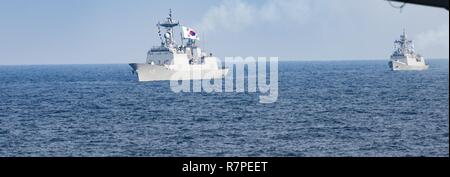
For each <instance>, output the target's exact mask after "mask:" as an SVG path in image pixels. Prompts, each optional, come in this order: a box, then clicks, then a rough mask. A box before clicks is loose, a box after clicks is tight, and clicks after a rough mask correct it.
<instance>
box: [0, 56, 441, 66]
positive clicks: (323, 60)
mask: <svg viewBox="0 0 450 177" xmlns="http://www.w3.org/2000/svg"><path fill="white" fill-rule="evenodd" d="M427 60H449V58H430V59H427ZM220 61H222V62H223V60H220ZM343 61H355V62H361V61H389V59H279V62H343ZM131 63H133V62H131ZM134 63H136V62H134ZM142 63H143V62H142ZM122 64H127V65H128V64H130V63H127V62H124V63H118V62H111V63H43V64H37V63H33V64H0V66H58V65H59V66H61V65H122Z"/></svg>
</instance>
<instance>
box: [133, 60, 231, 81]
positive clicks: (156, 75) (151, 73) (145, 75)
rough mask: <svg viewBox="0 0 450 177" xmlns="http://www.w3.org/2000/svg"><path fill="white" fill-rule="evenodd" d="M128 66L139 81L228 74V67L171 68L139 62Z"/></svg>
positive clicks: (215, 76) (199, 77) (206, 77)
mask: <svg viewBox="0 0 450 177" xmlns="http://www.w3.org/2000/svg"><path fill="white" fill-rule="evenodd" d="M130 66H131V68H132V69H133V72H134V73H135V74H136V75H137V76H138V80H139V82H151V81H179V80H202V79H220V78H223V77H225V76H226V75H227V74H228V69H215V70H211V69H198V68H192V69H185V70H171V69H168V68H167V67H165V66H159V65H151V64H140V63H131V64H130Z"/></svg>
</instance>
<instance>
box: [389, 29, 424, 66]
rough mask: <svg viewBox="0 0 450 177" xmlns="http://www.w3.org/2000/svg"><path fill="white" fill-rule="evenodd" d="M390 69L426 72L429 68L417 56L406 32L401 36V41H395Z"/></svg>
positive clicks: (419, 56) (420, 57)
mask: <svg viewBox="0 0 450 177" xmlns="http://www.w3.org/2000/svg"><path fill="white" fill-rule="evenodd" d="M389 67H390V68H391V69H392V70H393V71H399V70H426V69H428V68H429V66H428V65H427V64H426V63H425V59H424V58H423V57H422V56H421V55H419V54H416V52H415V50H414V44H413V42H412V40H409V39H408V36H407V34H406V32H405V31H404V32H403V34H402V35H401V36H400V40H396V41H395V49H394V54H392V56H391V61H390V62H389Z"/></svg>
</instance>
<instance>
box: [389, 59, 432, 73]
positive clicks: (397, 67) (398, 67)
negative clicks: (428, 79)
mask: <svg viewBox="0 0 450 177" xmlns="http://www.w3.org/2000/svg"><path fill="white" fill-rule="evenodd" d="M389 67H390V68H391V70H392V71H423V70H427V69H428V68H429V67H430V66H428V65H425V64H423V65H408V64H406V63H402V62H396V61H390V62H389Z"/></svg>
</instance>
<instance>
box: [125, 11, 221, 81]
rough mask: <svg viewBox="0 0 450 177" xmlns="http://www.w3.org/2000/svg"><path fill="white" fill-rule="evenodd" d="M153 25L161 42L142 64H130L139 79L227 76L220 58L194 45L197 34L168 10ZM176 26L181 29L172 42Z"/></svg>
mask: <svg viewBox="0 0 450 177" xmlns="http://www.w3.org/2000/svg"><path fill="white" fill-rule="evenodd" d="M180 27H181V28H180ZM157 28H158V34H159V38H160V40H161V45H159V46H156V47H153V48H152V49H150V51H148V53H147V60H146V63H130V66H131V68H132V69H133V73H135V74H136V75H137V76H138V79H139V81H140V82H149V81H173V80H203V79H219V78H223V77H225V76H226V75H227V73H228V69H224V68H222V67H220V66H221V65H220V63H219V62H220V60H219V59H218V58H217V57H214V56H213V54H212V53H209V54H207V53H205V52H203V51H202V49H201V48H200V47H199V46H198V45H197V42H198V41H199V40H200V38H199V37H198V33H197V32H196V31H195V30H194V29H192V28H189V27H185V26H182V25H180V22H179V21H176V20H174V19H173V17H172V10H170V12H169V16H168V17H167V18H166V19H165V21H163V22H159V23H158V24H157ZM176 29H179V30H180V31H181V33H180V34H181V35H180V36H181V38H180V39H181V40H180V41H181V44H177V42H176V41H175V37H174V33H175V30H176ZM162 30H164V34H163V33H162Z"/></svg>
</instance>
